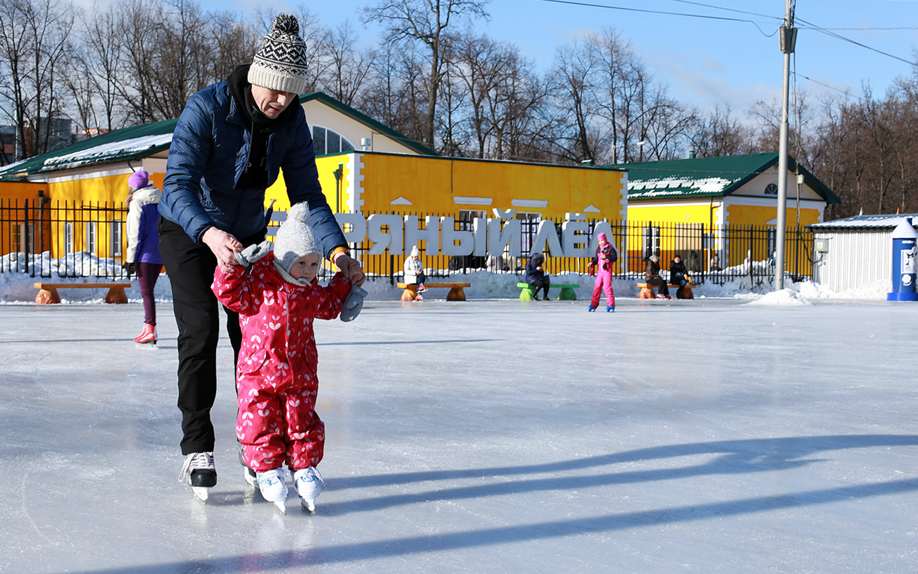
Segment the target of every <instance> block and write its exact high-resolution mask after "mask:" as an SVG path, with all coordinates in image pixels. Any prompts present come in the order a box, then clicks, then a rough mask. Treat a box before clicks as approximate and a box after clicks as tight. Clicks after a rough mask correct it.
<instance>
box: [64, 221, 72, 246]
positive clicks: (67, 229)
mask: <svg viewBox="0 0 918 574" xmlns="http://www.w3.org/2000/svg"><path fill="white" fill-rule="evenodd" d="M64 253H73V223H70V222H69V221H68V222H67V223H65V224H64Z"/></svg>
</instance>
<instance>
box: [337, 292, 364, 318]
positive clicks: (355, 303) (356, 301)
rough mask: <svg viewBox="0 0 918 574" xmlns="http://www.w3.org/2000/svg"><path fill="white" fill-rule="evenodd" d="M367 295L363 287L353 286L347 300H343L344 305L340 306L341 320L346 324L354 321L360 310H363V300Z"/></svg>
mask: <svg viewBox="0 0 918 574" xmlns="http://www.w3.org/2000/svg"><path fill="white" fill-rule="evenodd" d="M367 295H368V293H367V291H366V290H365V289H364V288H363V287H360V286H358V285H354V286H353V287H352V288H351V292H350V293H349V294H348V296H347V299H345V300H344V304H343V305H341V320H342V321H344V322H348V321H353V320H354V319H356V318H357V315H360V310H361V309H363V300H364V299H366V298H367Z"/></svg>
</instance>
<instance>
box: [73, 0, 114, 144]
mask: <svg viewBox="0 0 918 574" xmlns="http://www.w3.org/2000/svg"><path fill="white" fill-rule="evenodd" d="M121 24H122V19H121V17H120V15H119V14H118V12H116V11H115V9H114V8H109V9H107V10H105V11H103V12H101V13H93V14H91V15H88V16H84V18H83V19H82V27H83V36H82V45H83V57H82V62H81V64H82V66H79V67H78V68H77V69H78V72H77V76H78V77H77V78H74V79H72V80H71V85H79V84H81V83H83V82H84V81H85V80H84V74H85V75H86V78H87V79H88V80H89V81H90V82H91V84H92V88H93V92H95V98H94V101H93V104H95V103H96V102H98V103H99V104H100V105H101V107H102V114H103V117H104V118H105V123H104V127H105V129H107V130H112V129H114V127H115V110H116V107H117V106H118V102H119V90H118V83H119V81H121V80H122V79H121V78H120V75H121V71H122V66H123V65H124V45H123V43H122V36H121ZM72 75H73V74H71V76H72ZM92 108H93V116H95V110H94V108H95V106H94V105H93V106H92ZM86 127H89V126H86ZM95 127H100V126H98V123H97V124H96V126H95Z"/></svg>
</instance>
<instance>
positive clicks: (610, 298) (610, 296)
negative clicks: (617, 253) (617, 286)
mask: <svg viewBox="0 0 918 574" xmlns="http://www.w3.org/2000/svg"><path fill="white" fill-rule="evenodd" d="M614 249H615V248H614V247H612V244H611V243H609V240H608V239H607V238H606V234H605V233H600V234H599V247H598V248H597V249H596V282H595V283H593V298H592V299H591V300H590V306H591V307H593V308H596V307H599V297H600V295H601V293H602V292H603V291H605V293H606V305H608V306H610V307H615V291H614V290H613V289H612V267H613V264H614V263H615V262H614V260H613V259H612V257H613V250H614Z"/></svg>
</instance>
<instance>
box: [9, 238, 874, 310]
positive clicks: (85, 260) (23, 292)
mask: <svg viewBox="0 0 918 574" xmlns="http://www.w3.org/2000/svg"><path fill="white" fill-rule="evenodd" d="M27 264H28V267H27V266H26V265H27ZM26 269H28V270H29V272H28V273H27V272H26ZM122 273H123V272H122V270H121V264H120V262H117V261H114V260H112V259H104V258H99V257H96V256H95V255H91V254H89V253H70V254H68V255H67V256H65V257H63V258H61V259H52V258H51V256H50V253H49V252H47V251H46V252H44V253H41V254H35V255H31V254H30V255H28V256H26V255H24V254H21V253H9V254H6V255H2V256H0V302H7V303H10V302H29V301H33V300H34V299H35V293H36V290H35V287H34V286H33V283H36V282H38V281H48V282H58V281H61V282H80V281H88V282H96V281H125V282H126V281H127V279H126V278H124V277H123V275H122ZM428 281H429V282H430V283H439V282H465V283H471V287H468V288H466V289H465V293H466V296H467V297H468V298H469V299H516V298H518V297H519V295H520V289H519V287H517V283H521V282H524V281H525V279H524V278H523V276H522V275H517V274H515V273H507V272H491V271H475V272H471V273H467V274H465V275H462V274H456V275H453V276H451V277H447V278H437V277H431V278H430V279H429V280H428ZM551 281H552V283H553V284H556V285H557V284H560V283H568V284H569V283H573V284H575V285H577V289H576V291H577V299H578V300H582V301H583V300H588V299H589V298H590V295H591V294H592V292H593V283H594V281H595V278H594V277H590V276H588V275H581V274H578V273H560V274H556V275H552V276H551ZM131 282H132V283H133V284H134V286H133V287H131V288H130V289H128V290H127V295H128V299H130V300H132V301H134V300H136V301H140V300H141V297H140V291H139V289H138V286H137V281H136V278H132V279H131ZM396 282H397V279H396ZM642 282H643V280H642V279H615V280H614V284H613V287H614V289H615V295H616V296H618V297H637V296H638V292H639V290H638V288H637V284H638V283H642ZM785 285H787V286H788V288H787V289H786V290H785V291H787V293H783V294H781V293H782V292H778V293H779V294H774V293H772V284H771V282H770V281H768V280H762V278H761V277H759V278H755V279H753V278H750V277H748V276H742V277H737V278H734V279H730V280H728V279H726V278H724V277H718V276H717V275H714V276H710V275H709V276H707V277H706V282H705V283H704V284H702V285H696V286H695V287H694V293H695V297H696V298H699V299H704V298H711V297H715V298H716V297H725V298H735V299H741V300H749V301H753V302H755V303H756V304H759V305H795V304H805V303H807V302H809V301H813V300H879V301H882V300H885V299H886V292H887V291H888V286H887V285H885V282H879V283H877V284H876V285H875V286H871V287H870V288H866V289H858V290H851V291H846V292H843V293H835V292H832V291H830V290H828V289H826V288H825V287H822V286H820V285H817V284H814V283H811V282H809V281H805V282H802V283H793V281H792V280H791V278H790V277H789V276H788V277H786V279H785ZM364 288H365V289H366V290H367V291H368V292H369V296H368V298H369V299H370V300H379V301H386V300H388V301H395V300H398V299H399V298H400V297H401V294H402V290H401V289H399V288H398V287H397V286H395V285H392V284H390V283H389V277H388V276H384V277H370V278H369V280H368V281H367V282H366V283H365V284H364ZM447 292H448V290H447V289H432V290H431V291H430V292H429V293H427V295H426V297H427V298H428V299H445V298H446V294H447ZM155 294H156V298H157V300H162V301H171V299H172V291H171V287H170V284H169V280H168V278H166V277H165V276H162V277H160V280H159V281H158V282H157V284H156V291H155ZM558 294H559V290H558V289H552V290H551V297H552V298H557V297H558ZM60 295H61V298H62V299H63V300H65V301H70V302H77V301H84V302H85V301H101V300H102V298H103V297H104V295H105V290H104V289H72V290H61V292H60Z"/></svg>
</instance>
